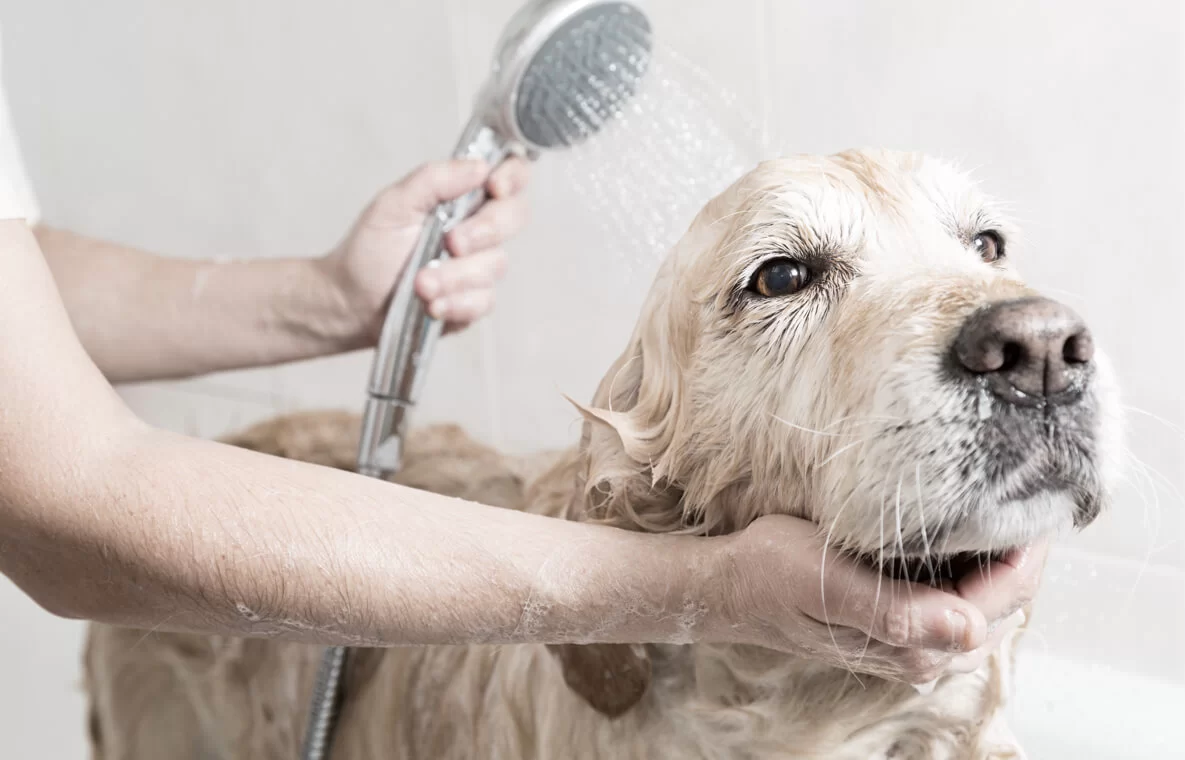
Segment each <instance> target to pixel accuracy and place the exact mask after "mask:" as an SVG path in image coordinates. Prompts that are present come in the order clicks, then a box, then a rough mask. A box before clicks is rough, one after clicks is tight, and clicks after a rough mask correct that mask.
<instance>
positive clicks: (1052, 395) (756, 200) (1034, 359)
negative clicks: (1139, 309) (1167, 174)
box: [576, 152, 1119, 576]
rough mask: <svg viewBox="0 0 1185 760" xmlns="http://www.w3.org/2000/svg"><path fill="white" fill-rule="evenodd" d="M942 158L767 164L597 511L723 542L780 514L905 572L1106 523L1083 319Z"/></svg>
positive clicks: (748, 178)
mask: <svg viewBox="0 0 1185 760" xmlns="http://www.w3.org/2000/svg"><path fill="white" fill-rule="evenodd" d="M1020 248H1021V246H1019V245H1018V239H1017V234H1016V231H1015V229H1014V228H1013V226H1012V225H1011V224H1010V223H1009V221H1008V220H1007V219H1006V218H1005V217H1004V216H1003V215H1002V213H1001V211H1000V209H999V208H998V207H997V206H996V205H995V204H993V203H992V202H991V201H990V200H989V199H987V198H986V197H984V196H983V195H981V194H980V193H979V191H978V190H977V188H976V186H975V185H974V184H973V183H972V182H971V181H970V180H969V179H968V178H967V177H965V176H964V175H962V174H960V173H959V172H957V171H955V170H954V169H952V168H950V167H949V166H947V165H945V164H942V163H940V162H937V161H934V160H932V159H928V158H923V157H921V156H917V155H912V154H898V153H888V152H848V153H843V154H839V155H836V156H831V157H814V156H803V157H795V158H789V159H784V160H778V161H771V162H767V163H763V164H761V165H760V166H758V167H757V168H756V169H754V170H753V171H751V172H750V173H748V174H747V175H745V176H744V177H742V178H741V179H740V180H739V181H737V182H736V183H735V184H734V185H733V186H731V187H730V188H728V189H727V190H726V191H725V192H724V193H722V194H721V195H720V196H718V197H717V198H715V199H714V200H713V201H711V202H710V203H709V204H708V205H707V206H706V207H705V208H704V209H703V211H702V212H701V213H700V215H699V216H698V217H697V219H696V220H695V222H694V223H693V224H692V226H691V229H690V230H689V231H688V233H687V234H686V235H685V236H684V238H683V239H682V240H681V241H680V242H679V244H678V245H677V246H676V247H675V249H674V250H673V251H672V253H671V255H670V256H669V258H668V259H667V260H666V262H664V265H663V267H662V269H661V271H660V273H659V275H658V277H657V279H656V281H655V283H654V286H653V288H652V290H651V292H650V295H649V297H648V300H647V302H646V305H645V307H644V310H643V313H642V315H641V318H640V321H639V323H638V326H637V328H636V330H635V332H634V335H633V337H632V339H631V341H630V344H629V346H628V348H627V350H626V351H625V353H624V354H623V355H622V356H621V358H620V359H619V360H618V361H617V362H616V363H615V365H614V366H613V367H612V368H611V369H610V371H609V373H608V374H607V375H606V377H605V379H604V380H603V381H602V383H601V386H600V388H599V389H598V391H597V394H596V396H595V398H594V400H593V403H592V405H591V406H588V407H585V408H583V409H582V411H583V413H584V416H585V417H586V419H587V423H586V425H585V431H584V438H583V441H582V446H583V451H584V452H585V454H586V462H587V470H586V472H585V479H584V482H583V483H582V487H581V489H580V494H579V496H578V498H579V499H580V500H581V503H579V504H578V505H576V507H577V509H576V511H577V512H579V513H581V514H583V515H584V516H586V517H589V518H592V519H601V520H604V521H607V522H610V523H612V524H615V525H619V526H622V527H629V528H634V529H639V530H647V531H689V532H697V533H705V534H706V533H722V532H729V531H734V530H738V529H740V528H743V527H744V526H745V525H747V524H748V523H749V522H751V521H752V520H754V519H755V518H757V517H758V516H760V515H762V514H766V513H771V512H782V513H788V514H793V515H797V516H802V517H807V518H810V519H812V520H814V521H815V522H816V523H818V525H819V526H820V530H821V531H823V532H825V533H826V535H827V538H828V541H829V542H830V544H831V545H832V546H834V547H835V548H836V549H837V550H840V551H844V552H847V553H849V554H852V555H855V556H859V557H863V558H867V559H868V560H870V561H871V562H873V563H874V564H881V565H882V566H884V567H886V568H892V569H893V571H895V572H897V573H898V574H910V575H913V574H915V573H920V572H922V568H923V567H925V568H929V569H930V575H931V576H940V575H941V570H940V569H939V568H942V567H944V566H945V567H948V568H949V567H950V566H951V561H952V560H954V559H955V558H967V557H977V556H982V555H986V554H990V553H998V552H1001V553H1002V552H1004V551H1007V550H1009V549H1013V548H1017V547H1020V546H1023V545H1026V544H1028V543H1031V542H1033V541H1035V540H1037V539H1039V538H1042V537H1045V536H1047V535H1050V534H1052V533H1055V532H1057V531H1059V530H1061V529H1067V528H1072V527H1082V526H1084V525H1086V524H1088V523H1089V522H1091V521H1092V520H1093V519H1094V518H1095V517H1096V516H1097V515H1098V513H1099V511H1100V510H1101V509H1102V508H1103V506H1104V505H1105V503H1106V498H1107V492H1108V487H1109V483H1110V479H1111V477H1112V475H1113V471H1114V463H1115V462H1116V460H1117V453H1118V450H1119V449H1118V447H1119V420H1118V406H1119V405H1118V401H1117V396H1116V390H1115V387H1114V383H1113V380H1112V376H1111V372H1110V369H1109V367H1108V365H1107V363H1106V361H1105V358H1104V357H1103V356H1102V354H1101V353H1100V352H1099V351H1098V350H1097V348H1096V347H1095V346H1094V344H1093V341H1092V338H1091V336H1090V332H1089V330H1088V328H1087V326H1086V325H1085V324H1084V323H1083V321H1082V319H1081V318H1080V317H1079V316H1078V315H1077V314H1075V313H1074V312H1073V311H1071V310H1070V309H1069V308H1067V307H1066V306H1063V305H1061V304H1059V303H1057V302H1056V301H1053V300H1051V299H1048V298H1046V297H1043V296H1042V295H1040V294H1039V293H1037V292H1036V291H1034V290H1033V289H1032V288H1030V287H1029V286H1027V285H1026V284H1025V282H1024V281H1023V280H1022V279H1021V277H1020V275H1019V274H1018V272H1017V269H1016V268H1015V267H1014V264H1015V263H1016V259H1017V258H1018V256H1017V254H1018V252H1019V251H1020Z"/></svg>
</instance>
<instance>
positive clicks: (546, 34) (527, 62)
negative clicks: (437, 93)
mask: <svg viewBox="0 0 1185 760" xmlns="http://www.w3.org/2000/svg"><path fill="white" fill-rule="evenodd" d="M650 49H651V27H650V22H649V20H648V19H647V18H646V16H645V14H644V13H642V11H641V9H640V8H638V6H636V5H634V4H633V3H630V2H622V1H621V0H542V1H538V0H537V1H536V2H532V3H529V4H528V5H527V6H526V7H524V8H523V9H522V10H520V11H519V12H518V14H517V15H516V16H515V17H514V18H513V19H512V20H511V21H510V24H509V25H508V26H507V29H506V32H505V33H504V34H503V36H502V39H501V40H500V42H499V46H498V53H497V57H496V59H495V62H494V71H493V78H492V80H491V82H490V86H489V89H488V90H487V93H486V100H485V102H486V103H487V106H486V119H487V123H489V124H490V126H492V127H493V128H494V129H495V130H497V131H498V132H499V133H500V134H502V135H503V136H504V137H506V138H510V139H513V140H515V141H517V142H520V143H522V144H523V145H525V146H526V147H527V148H530V149H534V150H550V149H556V148H565V147H570V146H572V145H575V144H577V143H580V142H582V141H583V140H585V139H586V138H587V137H589V136H591V135H593V134H595V133H596V132H597V131H598V130H600V129H601V127H602V126H603V125H604V124H605V123H606V122H608V121H609V120H611V119H612V118H613V117H614V116H615V115H617V114H618V113H619V112H620V110H621V108H622V107H623V106H624V104H625V103H626V102H627V101H628V100H629V99H630V98H631V97H632V96H633V95H634V94H635V93H636V92H637V91H638V88H639V86H640V84H641V81H642V79H643V77H644V76H645V74H646V70H647V68H648V65H649V62H650Z"/></svg>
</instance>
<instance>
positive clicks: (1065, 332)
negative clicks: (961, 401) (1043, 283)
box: [955, 298, 1094, 405]
mask: <svg viewBox="0 0 1185 760" xmlns="http://www.w3.org/2000/svg"><path fill="white" fill-rule="evenodd" d="M955 357H956V358H957V359H958V362H959V364H961V365H962V366H963V367H965V368H966V369H968V370H970V371H971V372H974V373H975V374H977V375H983V376H985V377H986V378H987V380H988V386H989V387H990V388H991V389H992V391H993V392H994V393H995V394H996V395H997V396H999V397H1000V398H1001V399H1003V400H1005V401H1008V402H1009V403H1013V404H1020V405H1037V404H1042V403H1054V404H1056V403H1064V402H1067V401H1071V400H1073V399H1075V398H1077V395H1078V394H1077V392H1076V391H1077V390H1079V387H1078V386H1079V382H1078V381H1079V380H1080V378H1081V375H1082V370H1084V369H1085V367H1086V366H1087V365H1088V364H1089V363H1090V361H1091V359H1092V358H1093V357H1094V343H1093V341H1092V340H1091V337H1090V331H1089V330H1087V329H1086V324H1085V323H1084V322H1083V321H1082V318H1081V317H1079V316H1078V314H1076V313H1075V312H1074V311H1073V310H1072V309H1070V308H1069V307H1068V306H1064V305H1062V304H1060V303H1058V302H1057V301H1052V300H1050V299H1048V298H1022V299H1018V300H1015V301H1001V302H1000V303H996V304H992V305H991V306H989V307H987V308H986V309H983V310H981V311H979V312H976V313H975V314H973V315H972V316H971V318H970V319H968V320H967V322H966V323H965V324H964V325H963V329H962V330H961V331H959V337H958V338H957V339H956V340H955Z"/></svg>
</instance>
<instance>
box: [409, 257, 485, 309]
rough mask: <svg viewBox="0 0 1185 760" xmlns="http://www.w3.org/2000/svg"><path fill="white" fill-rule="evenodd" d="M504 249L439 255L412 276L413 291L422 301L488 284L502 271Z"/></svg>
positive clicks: (448, 296) (429, 300) (475, 288)
mask: <svg viewBox="0 0 1185 760" xmlns="http://www.w3.org/2000/svg"><path fill="white" fill-rule="evenodd" d="M506 264H507V258H506V252H505V251H503V250H502V249H501V248H494V249H492V250H487V251H482V252H481V253H477V254H474V255H472V256H467V257H465V258H463V259H443V260H442V261H441V263H440V266H437V267H431V268H428V269H424V270H423V271H421V272H420V273H419V275H418V276H417V277H416V295H418V296H419V297H420V298H421V299H422V300H423V301H424V302H425V303H427V304H431V303H432V302H434V301H436V300H439V299H444V298H453V297H455V296H458V295H461V294H463V293H465V292H466V291H471V290H483V289H488V288H492V287H493V286H494V285H495V284H496V283H497V282H498V280H500V279H501V278H502V275H503V274H505V273H506Z"/></svg>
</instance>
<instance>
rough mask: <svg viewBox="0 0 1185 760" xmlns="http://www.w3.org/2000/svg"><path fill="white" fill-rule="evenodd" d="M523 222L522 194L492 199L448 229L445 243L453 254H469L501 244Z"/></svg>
mask: <svg viewBox="0 0 1185 760" xmlns="http://www.w3.org/2000/svg"><path fill="white" fill-rule="evenodd" d="M526 223H527V200H526V197H525V196H522V195H515V196H510V197H507V198H502V199H494V200H491V201H489V202H488V203H486V204H485V205H484V206H482V208H481V210H479V211H478V212H477V213H476V214H474V215H473V216H472V217H470V218H469V219H466V220H465V221H464V222H462V223H461V224H459V225H457V227H456V229H454V230H452V231H451V232H449V234H448V238H447V239H446V243H447V244H448V248H449V252H450V253H452V254H453V255H454V256H471V255H473V254H475V253H477V252H479V251H484V250H486V249H487V248H494V247H497V246H500V245H502V244H503V243H505V242H506V241H507V240H509V239H510V238H511V237H513V236H514V235H517V234H518V233H519V232H520V231H521V230H522V228H523V227H524V226H526Z"/></svg>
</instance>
